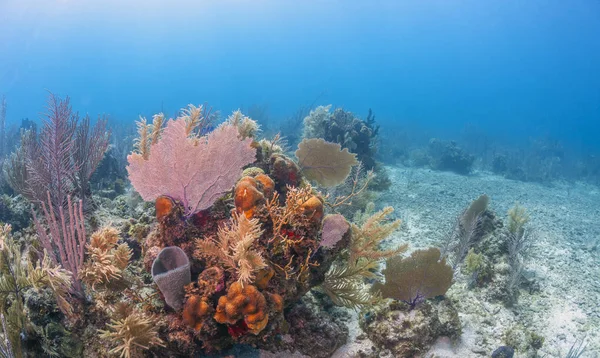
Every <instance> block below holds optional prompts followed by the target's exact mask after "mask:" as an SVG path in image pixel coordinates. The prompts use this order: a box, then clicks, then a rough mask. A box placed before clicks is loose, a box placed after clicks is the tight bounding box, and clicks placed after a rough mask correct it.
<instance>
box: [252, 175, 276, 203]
mask: <svg viewBox="0 0 600 358" xmlns="http://www.w3.org/2000/svg"><path fill="white" fill-rule="evenodd" d="M254 179H255V180H256V181H257V182H259V183H261V184H262V192H263V194H264V195H265V196H266V197H267V198H270V197H271V196H272V195H273V192H274V191H275V182H274V181H273V179H271V177H269V176H268V175H266V174H258V175H257V176H255V177H254Z"/></svg>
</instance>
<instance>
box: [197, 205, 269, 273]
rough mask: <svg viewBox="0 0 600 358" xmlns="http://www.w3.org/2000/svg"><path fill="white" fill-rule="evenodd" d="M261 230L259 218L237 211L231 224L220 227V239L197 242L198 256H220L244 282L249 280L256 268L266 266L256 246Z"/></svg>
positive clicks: (218, 259)
mask: <svg viewBox="0 0 600 358" xmlns="http://www.w3.org/2000/svg"><path fill="white" fill-rule="evenodd" d="M262 233H263V231H262V229H261V228H260V221H258V219H248V218H246V216H245V215H238V214H237V213H234V214H233V216H232V218H231V221H230V224H229V225H226V226H223V227H221V228H220V229H219V232H218V233H217V239H214V238H208V239H198V240H197V241H196V251H195V255H196V256H197V257H201V258H213V259H217V261H218V262H219V263H221V264H223V265H224V266H225V267H226V268H228V269H230V270H231V271H233V272H234V273H235V274H236V276H237V279H238V281H239V282H240V283H241V284H246V283H250V282H251V281H252V280H253V279H254V277H255V274H256V271H258V270H259V269H261V268H263V267H265V266H266V265H267V264H266V263H265V261H264V259H263V257H262V255H261V254H260V252H258V251H256V249H255V248H254V242H255V240H257V239H258V238H259V237H260V236H261V235H262Z"/></svg>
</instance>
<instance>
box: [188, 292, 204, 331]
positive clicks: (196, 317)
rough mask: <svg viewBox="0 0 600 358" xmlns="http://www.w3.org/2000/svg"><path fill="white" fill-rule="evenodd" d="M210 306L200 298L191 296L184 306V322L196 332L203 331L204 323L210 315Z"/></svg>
mask: <svg viewBox="0 0 600 358" xmlns="http://www.w3.org/2000/svg"><path fill="white" fill-rule="evenodd" d="M209 311H210V306H209V305H208V303H207V302H206V301H205V300H203V299H202V298H201V297H200V296H191V297H190V298H188V300H187V301H186V303H185V305H184V306H183V321H184V322H185V323H186V324H187V325H188V326H190V327H192V328H194V330H196V331H199V330H200V329H202V322H203V320H204V318H205V316H206V315H207V314H208V313H209Z"/></svg>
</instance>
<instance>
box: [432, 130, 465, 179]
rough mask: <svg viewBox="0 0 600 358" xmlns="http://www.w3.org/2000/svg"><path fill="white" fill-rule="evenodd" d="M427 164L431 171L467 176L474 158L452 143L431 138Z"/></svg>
mask: <svg viewBox="0 0 600 358" xmlns="http://www.w3.org/2000/svg"><path fill="white" fill-rule="evenodd" d="M427 155H428V162H429V165H430V166H431V168H432V169H435V170H447V171H453V172H456V173H458V174H469V173H470V172H471V168H472V166H473V162H474V161H475V157H474V156H473V155H471V154H468V153H466V152H465V151H464V150H463V149H462V148H461V147H459V146H458V144H457V143H456V142H454V141H443V140H439V139H436V138H433V139H431V140H430V141H429V147H428V151H427Z"/></svg>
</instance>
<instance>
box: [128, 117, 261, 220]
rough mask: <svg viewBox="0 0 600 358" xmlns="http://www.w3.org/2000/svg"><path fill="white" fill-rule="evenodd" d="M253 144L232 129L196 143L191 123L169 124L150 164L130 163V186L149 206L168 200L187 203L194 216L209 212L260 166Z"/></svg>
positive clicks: (137, 159) (134, 159)
mask: <svg viewBox="0 0 600 358" xmlns="http://www.w3.org/2000/svg"><path fill="white" fill-rule="evenodd" d="M251 143H252V140H251V139H242V140H241V139H239V138H238V130H237V128H236V127H235V126H232V125H228V124H225V125H221V126H220V127H218V128H216V129H215V130H214V131H212V132H211V133H209V134H208V135H207V136H204V137H201V138H190V137H188V134H187V131H186V121H185V119H175V120H173V119H172V120H169V121H168V123H167V126H166V127H165V128H164V130H163V132H162V134H161V137H160V139H159V140H158V142H157V143H155V144H152V145H151V146H150V153H149V155H148V158H147V159H144V157H143V156H142V155H141V154H139V153H131V154H130V155H129V156H128V157H127V161H128V162H129V165H128V166H127V172H128V173H129V180H130V181H131V184H132V185H133V187H134V188H135V190H136V191H137V192H138V193H140V195H141V196H142V198H143V199H144V200H147V201H149V200H155V199H156V198H157V197H158V196H160V195H168V196H170V197H171V198H173V199H175V200H179V201H181V203H182V204H183V206H184V208H185V214H186V215H187V216H190V215H192V214H194V213H196V212H198V211H200V210H204V209H207V208H209V207H210V206H211V205H212V204H213V203H214V202H215V200H217V199H218V198H219V197H220V196H221V195H223V193H225V192H227V191H228V190H230V189H231V188H232V187H233V185H234V184H235V182H236V181H237V180H238V178H239V177H240V176H241V174H242V168H243V167H244V166H245V165H247V164H250V163H252V162H253V161H254V158H255V154H256V152H255V150H254V149H253V148H252V147H251V146H250V144H251Z"/></svg>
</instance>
